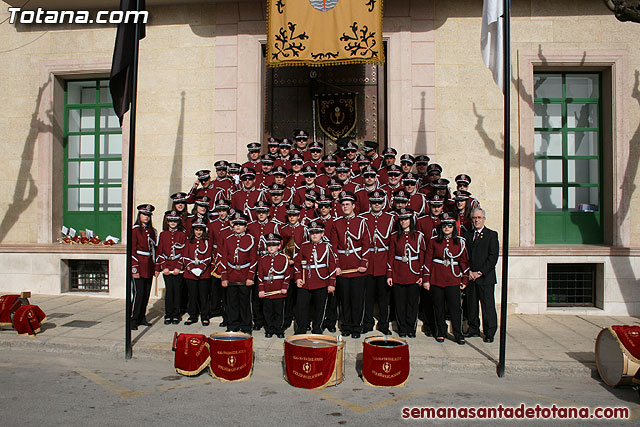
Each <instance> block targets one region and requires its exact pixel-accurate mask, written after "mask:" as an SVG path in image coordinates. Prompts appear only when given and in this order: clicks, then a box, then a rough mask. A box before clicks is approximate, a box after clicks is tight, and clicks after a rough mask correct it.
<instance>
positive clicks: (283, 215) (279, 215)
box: [269, 200, 287, 224]
mask: <svg viewBox="0 0 640 427" xmlns="http://www.w3.org/2000/svg"><path fill="white" fill-rule="evenodd" d="M269 217H270V218H272V219H273V220H274V221H277V222H280V223H282V224H284V223H286V222H287V202H286V201H284V200H283V201H282V202H280V203H279V204H277V205H271V207H270V208H269Z"/></svg>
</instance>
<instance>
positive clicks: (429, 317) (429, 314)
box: [420, 286, 436, 334]
mask: <svg viewBox="0 0 640 427" xmlns="http://www.w3.org/2000/svg"><path fill="white" fill-rule="evenodd" d="M420 309H421V311H422V319H423V322H424V327H425V332H431V333H432V334H435V332H436V316H435V313H434V312H433V294H432V292H431V291H430V290H429V291H428V290H426V289H425V288H423V287H422V286H421V287H420Z"/></svg>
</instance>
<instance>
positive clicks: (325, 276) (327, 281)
mask: <svg viewBox="0 0 640 427" xmlns="http://www.w3.org/2000/svg"><path fill="white" fill-rule="evenodd" d="M294 265H295V279H296V280H298V279H302V278H303V277H302V276H303V274H302V273H303V271H304V285H303V286H302V288H303V289H309V290H313V289H320V288H326V287H327V286H335V285H336V268H337V265H336V256H335V254H334V253H333V250H332V248H331V244H329V243H327V242H324V241H321V242H318V243H313V242H304V243H303V244H302V247H301V248H300V251H299V252H298V254H297V255H296V257H295V259H294Z"/></svg>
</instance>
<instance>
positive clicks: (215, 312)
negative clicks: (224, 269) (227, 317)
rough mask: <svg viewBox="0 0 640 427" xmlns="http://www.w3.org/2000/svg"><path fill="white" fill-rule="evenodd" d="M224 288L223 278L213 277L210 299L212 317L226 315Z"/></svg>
mask: <svg viewBox="0 0 640 427" xmlns="http://www.w3.org/2000/svg"><path fill="white" fill-rule="evenodd" d="M223 289H224V288H223V287H222V280H221V279H220V278H219V277H211V297H210V299H209V302H210V310H209V311H210V314H211V317H215V316H224V314H223V313H224V302H223Z"/></svg>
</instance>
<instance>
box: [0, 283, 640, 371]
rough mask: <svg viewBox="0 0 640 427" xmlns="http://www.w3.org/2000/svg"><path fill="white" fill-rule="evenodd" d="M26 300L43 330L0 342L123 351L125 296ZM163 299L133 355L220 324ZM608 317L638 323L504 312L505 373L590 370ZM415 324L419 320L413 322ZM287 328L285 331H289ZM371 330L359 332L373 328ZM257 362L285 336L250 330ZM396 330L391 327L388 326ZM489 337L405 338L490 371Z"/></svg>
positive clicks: (417, 348) (421, 349)
mask: <svg viewBox="0 0 640 427" xmlns="http://www.w3.org/2000/svg"><path fill="white" fill-rule="evenodd" d="M30 301H31V303H32V304H37V305H39V306H40V307H41V308H42V309H43V310H44V312H45V313H46V314H47V321H46V322H45V324H44V326H43V328H42V332H41V333H40V334H38V336H36V337H33V338H32V337H22V336H17V335H16V334H15V331H13V330H8V329H7V330H1V331H0V347H1V348H20V349H33V350H38V351H48V352H68V353H76V354H88V355H90V354H102V353H104V352H109V353H113V354H116V355H122V357H124V311H125V307H124V301H123V300H121V299H108V298H99V297H98V298H89V297H85V296H76V295H34V296H33V297H32V298H31V299H30ZM163 307H164V301H163V300H161V299H155V300H154V299H152V301H151V302H150V312H149V314H148V315H147V318H148V319H149V320H150V321H151V323H152V324H153V325H152V326H150V327H139V330H137V331H132V340H133V356H134V358H154V359H166V360H170V361H173V353H172V351H171V343H172V339H173V334H174V332H175V331H177V332H183V333H202V334H205V335H209V334H212V333H214V332H221V331H223V328H220V327H218V323H219V322H220V320H221V319H220V318H219V317H218V318H214V319H212V322H211V325H210V326H207V327H203V326H201V325H200V324H199V323H198V324H194V325H190V326H185V325H183V324H180V325H168V326H165V325H164V324H163V311H162V310H163ZM614 324H635V325H638V324H640V319H638V318H635V317H624V316H616V317H611V316H583V315H566V314H562V315H515V314H513V315H509V317H508V321H507V325H508V329H507V330H508V332H507V373H509V372H519V373H533V374H542V375H544V374H549V375H591V373H592V372H593V371H594V370H595V369H596V368H595V354H594V345H595V339H596V336H597V334H598V331H599V330H600V329H601V328H603V327H608V326H610V325H614ZM419 328H420V325H419ZM292 333H293V331H292V329H291V328H290V329H289V330H288V331H287V334H286V335H290V334H292ZM379 334H380V333H379V332H376V331H374V332H370V333H368V334H365V335H364V336H363V337H367V336H372V335H379ZM253 335H254V352H255V363H256V364H261V363H271V364H275V363H277V364H279V363H281V361H282V357H283V354H284V351H283V340H282V339H277V338H275V337H274V338H268V339H267V338H265V337H264V331H258V332H254V334H253ZM394 336H396V334H395V333H394ZM497 338H498V337H497V336H496V340H495V342H494V343H492V344H487V343H484V342H483V341H482V338H469V339H468V340H467V345H465V346H459V345H457V344H456V343H454V342H453V341H450V340H447V341H446V342H445V343H444V344H439V343H437V342H436V341H435V340H434V339H433V338H431V337H427V336H425V335H424V334H421V333H419V334H418V337H417V338H413V339H408V342H409V346H410V354H411V363H412V367H415V368H417V367H420V369H423V370H425V371H429V370H431V371H433V370H436V371H450V372H476V371H479V370H482V371H495V366H496V364H497V360H498V354H499V340H498V339H497ZM345 340H346V347H345V354H344V358H345V363H347V364H349V363H355V362H356V360H357V358H358V354H359V353H361V352H362V338H361V339H357V340H356V339H352V338H345Z"/></svg>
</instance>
